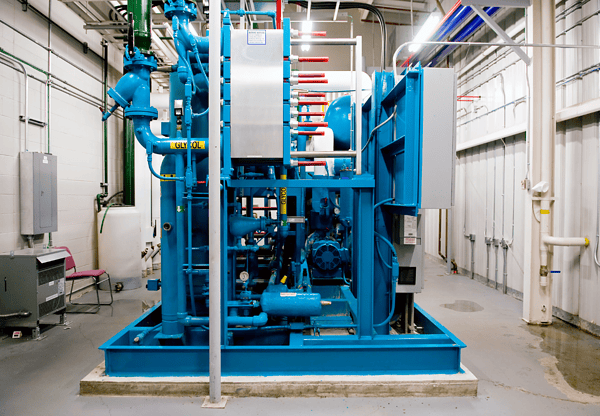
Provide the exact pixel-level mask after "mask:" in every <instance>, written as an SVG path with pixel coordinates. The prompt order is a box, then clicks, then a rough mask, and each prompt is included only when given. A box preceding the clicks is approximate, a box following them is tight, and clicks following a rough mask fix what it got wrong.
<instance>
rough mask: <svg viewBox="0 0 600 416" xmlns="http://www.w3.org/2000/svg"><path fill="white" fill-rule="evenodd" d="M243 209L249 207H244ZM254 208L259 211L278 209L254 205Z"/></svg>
mask: <svg viewBox="0 0 600 416" xmlns="http://www.w3.org/2000/svg"><path fill="white" fill-rule="evenodd" d="M242 209H248V208H246V207H242ZM252 209H256V210H259V211H270V210H276V209H277V207H252Z"/></svg>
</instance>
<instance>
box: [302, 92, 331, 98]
mask: <svg viewBox="0 0 600 416" xmlns="http://www.w3.org/2000/svg"><path fill="white" fill-rule="evenodd" d="M298 96H299V97H312V98H316V97H320V98H325V93H324V92H300V93H298Z"/></svg>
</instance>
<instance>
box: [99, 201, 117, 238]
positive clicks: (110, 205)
mask: <svg viewBox="0 0 600 416" xmlns="http://www.w3.org/2000/svg"><path fill="white" fill-rule="evenodd" d="M113 205H114V204H108V206H107V207H106V211H104V216H103V217H102V224H100V234H102V228H103V227H104V220H105V219H106V214H108V210H109V209H110V207H112V206H113Z"/></svg>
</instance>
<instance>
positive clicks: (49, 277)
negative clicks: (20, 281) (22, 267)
mask: <svg viewBox="0 0 600 416" xmlns="http://www.w3.org/2000/svg"><path fill="white" fill-rule="evenodd" d="M63 277H65V266H64V263H63V262H61V264H59V265H56V266H52V267H49V268H47V269H42V270H40V271H38V286H42V285H45V284H46V283H49V282H52V281H53V280H58V279H62V278H63Z"/></svg>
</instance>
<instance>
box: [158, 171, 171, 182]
mask: <svg viewBox="0 0 600 416" xmlns="http://www.w3.org/2000/svg"><path fill="white" fill-rule="evenodd" d="M161 176H165V177H167V178H174V177H175V174H174V173H165V174H163V175H161ZM160 181H161V182H172V181H171V180H169V179H161V180H160Z"/></svg>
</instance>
